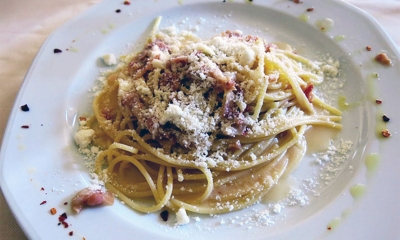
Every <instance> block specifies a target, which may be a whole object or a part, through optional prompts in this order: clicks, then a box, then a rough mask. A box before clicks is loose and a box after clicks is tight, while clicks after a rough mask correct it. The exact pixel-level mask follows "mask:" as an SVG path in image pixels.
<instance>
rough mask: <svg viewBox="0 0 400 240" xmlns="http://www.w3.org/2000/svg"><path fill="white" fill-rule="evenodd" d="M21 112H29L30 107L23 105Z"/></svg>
mask: <svg viewBox="0 0 400 240" xmlns="http://www.w3.org/2000/svg"><path fill="white" fill-rule="evenodd" d="M21 110H22V111H24V112H28V111H29V107H28V105H27V104H25V105H22V106H21Z"/></svg>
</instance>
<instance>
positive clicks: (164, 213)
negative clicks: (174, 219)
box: [160, 210, 169, 222]
mask: <svg viewBox="0 0 400 240" xmlns="http://www.w3.org/2000/svg"><path fill="white" fill-rule="evenodd" d="M168 215H169V212H168V210H164V211H162V212H161V213H160V217H161V219H162V220H163V221H164V222H166V221H168Z"/></svg>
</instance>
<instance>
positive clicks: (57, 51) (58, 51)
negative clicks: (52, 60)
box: [53, 48, 62, 53]
mask: <svg viewBox="0 0 400 240" xmlns="http://www.w3.org/2000/svg"><path fill="white" fill-rule="evenodd" d="M53 52H54V53H62V51H61V49H58V48H54V50H53Z"/></svg>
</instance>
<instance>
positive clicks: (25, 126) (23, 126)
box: [21, 125, 29, 128]
mask: <svg viewBox="0 0 400 240" xmlns="http://www.w3.org/2000/svg"><path fill="white" fill-rule="evenodd" d="M21 128H29V126H28V125H22V126H21Z"/></svg>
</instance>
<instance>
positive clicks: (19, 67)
mask: <svg viewBox="0 0 400 240" xmlns="http://www.w3.org/2000/svg"><path fill="white" fill-rule="evenodd" d="M162 1H165V0H162ZM238 1H239V0H238ZM303 1H304V2H306V1H307V0H303ZM347 1H348V2H349V3H351V4H353V5H355V6H357V7H359V8H361V9H363V10H365V11H366V12H368V13H369V14H371V15H372V16H373V17H374V18H376V19H377V20H378V22H379V23H380V24H381V25H382V26H383V27H384V29H385V30H386V31H387V32H388V33H389V35H390V36H391V37H392V38H393V40H394V41H395V43H396V44H397V45H398V46H400V31H399V30H400V28H399V21H400V1H399V0H347ZM97 2H100V0H57V1H51V0H17V1H16V0H1V1H0V142H1V141H2V139H3V134H4V131H5V127H6V123H7V120H8V117H9V114H10V112H11V108H12V106H13V103H14V99H15V98H16V95H17V93H18V90H19V88H20V85H21V83H22V80H23V79H24V76H25V74H26V72H27V71H28V68H29V66H30V65H31V63H32V61H33V59H34V57H35V55H36V53H37V51H38V50H39V48H40V46H41V45H42V43H43V42H44V40H45V39H46V38H47V36H48V35H49V34H50V33H51V32H52V31H53V30H55V29H56V28H57V27H58V26H60V25H62V24H63V23H64V22H66V21H67V20H68V19H70V18H71V17H73V16H75V15H78V14H79V13H81V12H82V11H84V10H85V9H87V8H89V7H90V6H92V5H94V4H96V3H97ZM25 238H26V237H25V235H24V233H23V232H22V230H21V228H20V227H19V226H18V224H17V222H16V220H15V218H14V217H13V215H12V213H11V211H10V209H9V208H8V206H7V203H6V202H5V199H4V196H3V194H2V193H1V192H0V239H11V240H13V239H25Z"/></svg>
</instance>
